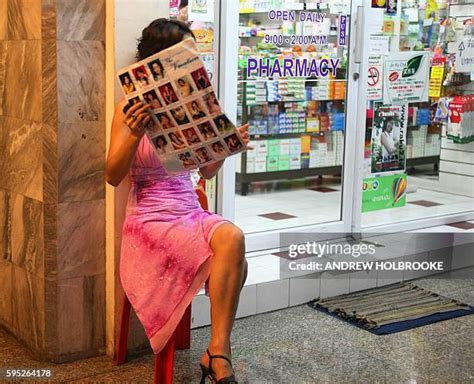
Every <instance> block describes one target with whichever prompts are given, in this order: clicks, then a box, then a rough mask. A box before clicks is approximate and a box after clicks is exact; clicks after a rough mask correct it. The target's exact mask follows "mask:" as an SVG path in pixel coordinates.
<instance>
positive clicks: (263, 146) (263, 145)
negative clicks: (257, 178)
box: [255, 140, 268, 156]
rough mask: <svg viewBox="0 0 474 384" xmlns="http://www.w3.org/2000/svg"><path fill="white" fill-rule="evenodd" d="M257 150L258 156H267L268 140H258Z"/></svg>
mask: <svg viewBox="0 0 474 384" xmlns="http://www.w3.org/2000/svg"><path fill="white" fill-rule="evenodd" d="M255 150H256V153H257V156H259V155H264V156H266V155H267V153H268V145H267V140H258V141H257V145H256V147H255Z"/></svg>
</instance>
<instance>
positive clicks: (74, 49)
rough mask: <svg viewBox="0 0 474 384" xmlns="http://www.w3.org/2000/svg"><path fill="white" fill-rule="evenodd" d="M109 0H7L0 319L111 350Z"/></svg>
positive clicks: (68, 349)
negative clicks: (107, 184) (108, 343)
mask: <svg viewBox="0 0 474 384" xmlns="http://www.w3.org/2000/svg"><path fill="white" fill-rule="evenodd" d="M104 26H105V1H102V0H76V1H70V0H4V1H1V2H0V324H1V325H2V326H3V327H5V328H6V329H8V330H9V331H10V332H11V333H12V334H14V335H15V336H16V337H17V338H18V339H19V340H21V341H22V342H23V343H25V344H26V345H27V346H28V347H29V348H30V349H31V350H32V351H34V352H35V354H36V355H37V356H38V358H40V359H46V360H51V361H55V362H64V361H69V360H74V359H77V358H82V357H87V356H93V355H98V354H102V353H104V351H105V189H104V162H105V80H104V78H105V77H104V74H105V58H104V52H105V48H104Z"/></svg>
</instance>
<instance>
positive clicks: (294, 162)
mask: <svg viewBox="0 0 474 384" xmlns="http://www.w3.org/2000/svg"><path fill="white" fill-rule="evenodd" d="M300 168H301V154H299V153H298V154H290V169H300Z"/></svg>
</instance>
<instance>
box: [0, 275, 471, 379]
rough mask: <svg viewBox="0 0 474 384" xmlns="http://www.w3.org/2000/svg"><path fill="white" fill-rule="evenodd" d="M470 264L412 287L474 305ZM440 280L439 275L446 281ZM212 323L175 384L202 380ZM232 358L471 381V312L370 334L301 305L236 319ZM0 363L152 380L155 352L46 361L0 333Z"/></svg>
mask: <svg viewBox="0 0 474 384" xmlns="http://www.w3.org/2000/svg"><path fill="white" fill-rule="evenodd" d="M473 276H474V269H473V268H471V269H469V270H461V271H455V272H451V273H450V274H447V275H446V276H439V275H438V277H437V278H430V279H423V280H418V281H417V284H419V285H421V286H423V287H426V288H429V289H432V290H433V291H435V292H438V293H441V294H444V295H447V296H450V297H453V298H456V299H459V300H462V301H465V302H468V303H470V304H472V305H474V279H473ZM443 277H444V278H443ZM209 333H210V328H209V327H203V328H199V329H196V330H193V332H192V347H191V350H188V351H178V352H177V354H176V363H175V364H176V365H175V383H177V384H181V383H183V384H192V383H198V382H199V367H198V362H199V357H200V354H201V353H202V352H203V351H204V349H205V347H206V344H207V341H208V338H209ZM232 346H233V362H234V366H235V370H236V372H237V375H238V379H239V382H240V383H252V384H261V383H285V384H288V383H298V384H304V383H336V384H337V383H349V382H350V383H449V384H456V383H460V384H461V383H472V382H474V316H473V315H471V316H465V317H461V318H457V319H452V320H447V321H442V322H439V323H435V324H431V325H428V326H424V327H420V328H415V329H412V330H408V331H405V332H400V333H395V334H391V335H384V336H375V335H373V334H371V333H369V332H367V331H364V330H361V329H359V328H356V327H354V326H351V325H349V324H347V323H345V322H343V321H340V320H338V319H335V318H333V317H331V316H328V315H325V314H323V313H321V312H318V311H315V310H313V309H311V308H309V307H308V306H306V305H301V306H298V307H293V308H289V309H285V310H280V311H275V312H270V313H266V314H262V315H257V316H251V317H247V318H244V319H240V320H237V321H236V324H235V329H234V332H233V338H232ZM0 367H2V368H3V367H31V368H40V367H52V369H53V370H54V375H55V378H56V380H55V382H64V383H66V382H67V383H71V382H77V383H152V382H153V356H152V355H151V354H149V355H146V356H142V357H137V358H134V359H132V360H131V361H130V362H128V363H127V364H125V365H123V366H120V367H114V366H113V365H112V362H111V361H110V359H109V358H107V357H98V358H93V359H87V360H81V361H78V362H74V363H70V364H62V365H57V366H51V365H50V364H44V363H39V362H36V361H34V360H33V359H32V358H31V356H30V354H29V352H28V351H27V350H25V349H24V348H22V347H21V346H20V345H19V344H18V343H17V342H16V341H14V340H13V339H12V338H11V337H10V336H8V335H7V334H5V333H4V332H3V331H1V330H0Z"/></svg>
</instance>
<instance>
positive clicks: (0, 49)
mask: <svg viewBox="0 0 474 384" xmlns="http://www.w3.org/2000/svg"><path fill="white" fill-rule="evenodd" d="M6 60H7V42H6V41H1V40H0V116H1V115H3V97H4V93H5V75H6Z"/></svg>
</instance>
